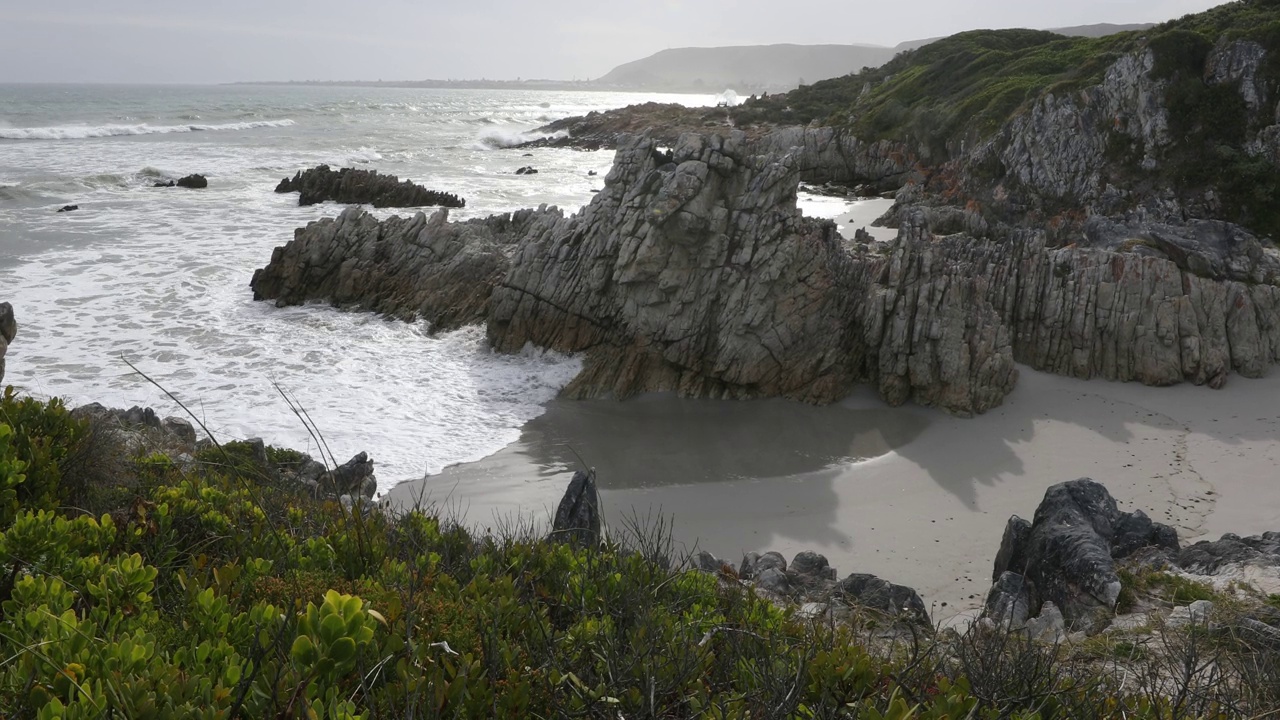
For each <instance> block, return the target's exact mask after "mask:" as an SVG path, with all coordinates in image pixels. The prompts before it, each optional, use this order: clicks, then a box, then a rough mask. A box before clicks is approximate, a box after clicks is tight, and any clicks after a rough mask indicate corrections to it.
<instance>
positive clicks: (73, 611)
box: [0, 403, 1280, 720]
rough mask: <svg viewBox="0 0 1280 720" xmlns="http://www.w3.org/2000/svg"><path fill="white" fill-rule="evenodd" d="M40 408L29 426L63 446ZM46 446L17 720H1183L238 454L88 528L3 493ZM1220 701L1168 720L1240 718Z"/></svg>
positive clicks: (634, 552) (1083, 681) (10, 557)
mask: <svg viewBox="0 0 1280 720" xmlns="http://www.w3.org/2000/svg"><path fill="white" fill-rule="evenodd" d="M40 406H41V407H43V408H44V409H45V412H48V413H49V414H50V415H51V417H49V418H39V417H27V421H28V422H25V423H24V425H23V427H26V428H37V429H39V428H48V427H50V426H56V423H57V422H58V420H57V419H58V418H59V417H61V410H60V406H58V405H56V404H53V403H49V404H41V405H40ZM31 407H32V408H35V406H31ZM31 412H33V413H34V412H35V411H34V410H31ZM37 414H38V413H37ZM32 442H33V439H32V438H25V439H23V440H22V441H21V442H19V441H18V437H17V433H16V432H14V430H13V429H12V428H10V427H9V426H7V425H0V504H3V507H4V508H6V512H8V513H9V514H10V515H11V516H12V518H11V522H9V523H7V524H6V527H4V528H3V529H0V657H2V658H6V660H4V662H2V663H0V716H3V717H6V718H99V717H128V718H188V717H191V718H209V719H214V718H258V717H276V718H325V719H327V720H356V719H357V718H369V719H373V718H400V717H424V718H443V717H449V718H455V717H456V718H473V717H474V718H491V717H503V718H506V717H512V718H517V717H542V718H561V717H585V718H609V719H610V720H614V719H615V718H618V717H627V718H630V717H653V718H740V719H745V718H815V719H816V718H894V719H897V720H905V719H907V718H932V719H934V720H943V719H949V720H957V719H958V718H997V717H1000V718H1004V717H1008V718H1026V719H1028V720H1030V719H1031V718H1043V719H1047V718H1072V717H1121V716H1123V717H1137V718H1161V717H1181V716H1180V715H1172V714H1170V713H1169V712H1166V711H1168V710H1169V709H1170V708H1172V707H1174V706H1173V705H1172V704H1170V702H1169V701H1168V700H1167V699H1165V698H1164V696H1160V695H1157V696H1152V697H1146V696H1144V695H1142V694H1134V693H1133V692H1132V691H1131V690H1122V689H1121V688H1120V687H1119V686H1112V685H1109V684H1108V681H1107V679H1106V677H1105V676H1102V675H1098V676H1090V675H1089V674H1088V673H1086V672H1083V671H1082V666H1080V665H1078V664H1071V663H1068V662H1066V661H1064V660H1063V656H1062V654H1061V653H1059V652H1058V650H1057V649H1056V648H1053V647H1049V646H1042V645H1039V644H1037V643H1033V642H1031V641H1030V640H1029V639H1027V638H1026V636H1025V635H1020V634H1016V633H1015V634H1008V633H1004V634H1001V633H987V632H986V631H980V630H975V631H971V632H969V633H966V634H964V635H955V634H954V633H950V634H949V633H942V634H937V635H935V634H933V633H931V632H926V631H917V632H916V633H915V634H914V635H911V636H906V637H905V639H903V638H899V639H898V640H890V641H884V640H879V641H877V640H875V637H877V635H878V634H880V633H882V632H883V626H882V625H879V624H876V623H872V622H868V623H867V624H865V625H864V624H861V623H859V622H851V623H846V624H829V623H824V622H814V621H810V620H802V619H800V618H798V617H797V616H796V615H794V614H793V613H792V611H791V610H789V609H786V608H782V607H779V606H777V605H774V604H772V603H771V602H768V601H766V600H764V599H762V598H760V597H758V596H756V595H755V594H754V593H751V592H749V591H746V590H744V589H743V588H741V587H740V586H739V585H738V584H737V583H736V582H731V581H729V580H728V579H727V578H720V577H717V576H713V575H709V574H705V573H700V572H692V571H686V570H682V569H680V566H679V565H678V563H675V562H674V561H673V558H671V557H670V556H669V555H668V554H667V550H668V549H669V541H667V540H666V539H665V538H664V537H663V536H662V534H661V533H662V532H663V530H662V527H661V526H654V527H653V528H648V529H646V528H643V527H642V526H640V524H639V523H636V524H635V527H633V528H632V529H631V532H630V534H627V535H623V536H622V537H618V538H615V539H614V540H612V541H610V542H608V543H605V544H603V545H602V546H600V547H596V548H574V547H571V546H569V545H566V544H559V543H546V542H543V541H542V540H541V539H540V537H539V536H538V534H537V533H535V532H533V531H532V530H531V529H529V528H512V529H508V530H507V531H505V532H503V533H502V534H499V535H491V536H484V537H475V536H472V535H471V534H470V533H468V532H467V531H466V530H464V529H463V528H461V527H459V526H457V525H456V524H450V523H448V522H446V521H444V520H442V519H440V518H439V517H437V516H435V515H433V514H431V513H429V512H423V511H411V512H405V513H402V514H398V515H391V514H388V513H384V512H382V511H380V510H378V509H376V508H371V507H368V506H363V505H356V506H355V507H353V508H351V509H350V510H347V509H344V508H343V507H342V506H340V505H338V504H336V503H333V502H325V501H320V500H317V499H315V498H314V497H312V496H311V495H310V494H309V493H305V492H290V491H289V490H288V489H287V488H286V487H285V486H283V485H267V486H263V485H253V484H251V483H250V482H249V480H250V479H251V478H250V477H247V476H246V475H244V474H243V473H242V472H241V470H242V469H243V468H242V467H241V463H240V462H239V461H236V460H234V459H235V458H240V459H244V456H243V455H242V454H241V453H240V449H237V448H235V447H233V448H231V449H230V450H229V451H228V452H226V454H225V455H224V456H223V457H222V462H217V463H215V462H213V461H212V459H210V460H209V461H208V462H203V463H199V462H198V463H194V464H181V463H175V462H172V461H170V460H168V459H167V458H165V457H164V456H162V455H151V456H146V457H143V458H139V459H138V461H137V463H136V466H137V467H138V468H140V470H139V474H140V476H143V477H145V481H144V482H132V478H131V482H130V483H129V484H128V486H127V491H128V493H130V494H131V499H130V501H129V502H128V503H126V504H124V505H123V506H122V507H121V509H119V510H117V511H114V512H112V513H107V514H103V515H101V516H99V517H94V516H91V515H88V514H85V513H82V512H79V511H76V510H72V509H68V508H48V507H35V506H31V505H28V504H27V503H26V502H17V496H16V493H13V494H8V493H6V491H5V490H4V489H2V488H8V489H10V490H12V489H13V488H15V487H21V485H22V483H24V482H26V479H25V477H24V475H25V471H26V461H25V460H23V459H19V458H18V456H17V453H16V452H15V450H14V448H15V447H18V446H21V445H23V443H26V444H28V445H29V444H31V443H32ZM228 457H230V458H233V461H232V462H226V458H228ZM268 457H272V458H276V459H273V460H272V462H273V463H274V462H284V461H281V460H278V458H282V457H287V454H283V453H281V452H279V451H275V450H271V451H269V452H268ZM259 459H260V458H259ZM57 489H58V488H57V487H56V478H55V485H54V487H53V488H52V491H53V493H54V494H55V495H56V494H57ZM26 497H27V499H28V500H34V499H38V498H33V497H32V496H26ZM879 636H880V637H883V635H882V634H880V635H879ZM1117 647H1118V645H1117ZM1178 647H1186V648H1190V649H1191V650H1194V651H1195V652H1197V653H1205V652H1217V651H1218V650H1216V649H1215V648H1208V647H1206V646H1205V645H1204V644H1203V643H1201V644H1199V645H1196V644H1194V643H1193V642H1191V641H1190V640H1189V641H1187V642H1184V643H1183V644H1182V645H1179V646H1178ZM1121 655H1122V653H1121V652H1120V651H1119V650H1116V651H1115V652H1113V653H1111V656H1114V657H1117V658H1118V657H1120V656H1121ZM1124 657H1125V659H1126V660H1132V659H1133V654H1132V653H1130V654H1128V655H1126V656H1124ZM1197 657H1198V656H1197ZM1233 657H1240V658H1246V657H1247V658H1249V659H1250V663H1249V664H1246V663H1241V664H1240V666H1239V669H1238V670H1235V671H1234V672H1236V673H1237V674H1236V675H1235V676H1233V677H1245V676H1246V673H1254V675H1249V676H1248V677H1250V678H1251V680H1250V683H1251V684H1250V687H1277V686H1280V685H1278V684H1276V683H1274V682H1273V681H1274V678H1271V676H1270V675H1269V674H1267V673H1266V672H1265V671H1263V670H1259V669H1258V668H1259V667H1262V666H1260V665H1259V663H1260V662H1262V661H1263V660H1265V659H1266V658H1269V657H1270V656H1262V655H1258V654H1257V653H1253V654H1251V655H1249V654H1245V653H1237V654H1236V655H1234V656H1233ZM1218 665H1220V666H1222V667H1234V666H1231V665H1229V663H1227V662H1226V659H1224V658H1218ZM1215 677H1216V676H1215ZM1192 680H1194V681H1195V682H1196V683H1199V684H1195V685H1194V687H1195V688H1201V687H1202V686H1203V684H1204V682H1207V678H1205V677H1201V676H1196V677H1194V678H1192ZM1164 681H1165V680H1164V679H1159V682H1164ZM1188 682H1191V681H1190V680H1189V681H1188ZM1268 683H1271V684H1270V685H1269V684H1268ZM1157 686H1158V684H1153V685H1151V687H1157ZM1236 686H1237V685H1234V684H1232V683H1225V684H1223V687H1236ZM1223 697H1225V696H1223V695H1222V694H1221V693H1218V694H1216V695H1213V696H1212V697H1211V698H1208V699H1205V700H1203V702H1201V701H1196V702H1197V703H1198V704H1186V705H1180V706H1178V707H1179V708H1182V707H1187V708H1192V709H1194V710H1196V711H1197V712H1199V711H1204V712H1202V713H1201V714H1203V715H1204V716H1206V717H1219V716H1221V717H1227V716H1230V715H1229V714H1223V713H1218V714H1216V715H1215V714H1214V709H1215V708H1222V707H1228V706H1227V705H1224V704H1223V703H1224V702H1226V700H1224V699H1223ZM1267 697H1268V698H1271V697H1273V696H1271V695H1268V696H1267ZM1193 699H1194V698H1193ZM1247 699H1248V698H1246V700H1247ZM1228 700H1230V702H1240V703H1243V702H1245V700H1240V699H1230V698H1228ZM1231 707H1234V706H1231Z"/></svg>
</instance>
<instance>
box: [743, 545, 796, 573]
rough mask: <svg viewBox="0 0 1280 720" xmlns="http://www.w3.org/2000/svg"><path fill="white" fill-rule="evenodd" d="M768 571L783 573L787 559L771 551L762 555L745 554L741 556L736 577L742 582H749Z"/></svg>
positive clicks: (785, 569)
mask: <svg viewBox="0 0 1280 720" xmlns="http://www.w3.org/2000/svg"><path fill="white" fill-rule="evenodd" d="M769 569H773V570H777V571H778V572H784V573H785V572H786V571H787V559H786V558H784V557H782V554H781V553H778V552H774V551H772V550H770V551H769V552H767V553H765V554H763V555H760V554H758V553H753V552H752V553H747V554H746V555H744V556H743V558H742V565H741V566H740V567H739V568H738V577H740V578H742V579H743V580H751V579H753V578H755V577H756V576H758V575H759V574H760V573H762V572H764V571H765V570H769Z"/></svg>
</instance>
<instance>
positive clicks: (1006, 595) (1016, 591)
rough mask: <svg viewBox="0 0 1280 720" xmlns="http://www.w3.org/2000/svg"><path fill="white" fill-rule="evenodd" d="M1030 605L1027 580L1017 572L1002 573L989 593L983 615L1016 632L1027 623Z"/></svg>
mask: <svg viewBox="0 0 1280 720" xmlns="http://www.w3.org/2000/svg"><path fill="white" fill-rule="evenodd" d="M1030 603H1031V600H1030V598H1029V597H1028V593H1027V581H1026V579H1025V578H1024V577H1023V576H1022V575H1020V574H1018V573H1015V572H1002V573H1001V574H1000V576H999V577H997V578H996V581H995V584H993V585H992V586H991V590H989V591H988V592H987V600H986V603H985V604H984V605H983V610H982V615H983V617H988V618H991V620H992V621H993V622H994V623H995V624H996V625H997V626H999V627H1002V628H1008V629H1015V630H1016V629H1018V628H1020V627H1022V626H1023V625H1025V624H1026V623H1027V618H1028V617H1029V616H1030Z"/></svg>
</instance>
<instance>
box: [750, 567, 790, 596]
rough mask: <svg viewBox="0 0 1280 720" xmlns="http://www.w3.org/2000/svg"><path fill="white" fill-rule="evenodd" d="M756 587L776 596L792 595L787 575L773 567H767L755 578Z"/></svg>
mask: <svg viewBox="0 0 1280 720" xmlns="http://www.w3.org/2000/svg"><path fill="white" fill-rule="evenodd" d="M755 583H756V587H758V588H760V589H761V590H767V591H769V592H771V593H774V594H775V595H789V594H790V593H791V581H790V580H789V579H788V578H787V574H786V573H784V572H782V571H781V570H779V569H777V568H773V567H767V568H764V569H763V570H761V571H760V572H759V573H758V574H757V575H756V578H755Z"/></svg>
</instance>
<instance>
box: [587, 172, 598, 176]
mask: <svg viewBox="0 0 1280 720" xmlns="http://www.w3.org/2000/svg"><path fill="white" fill-rule="evenodd" d="M598 174H599V173H597V172H596V171H595V170H588V171H587V177H595V176H596V175H598Z"/></svg>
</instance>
